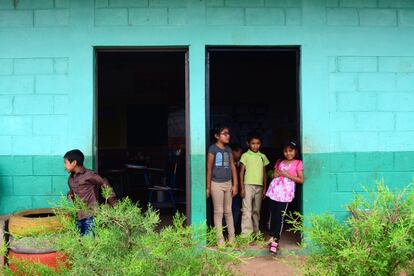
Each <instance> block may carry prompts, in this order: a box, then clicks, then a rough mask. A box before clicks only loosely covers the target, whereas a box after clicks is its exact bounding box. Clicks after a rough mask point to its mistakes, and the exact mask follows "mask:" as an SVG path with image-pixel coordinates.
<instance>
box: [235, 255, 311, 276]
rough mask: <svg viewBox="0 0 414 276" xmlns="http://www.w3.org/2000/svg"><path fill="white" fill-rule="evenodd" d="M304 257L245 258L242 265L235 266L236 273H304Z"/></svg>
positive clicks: (280, 275)
mask: <svg viewBox="0 0 414 276" xmlns="http://www.w3.org/2000/svg"><path fill="white" fill-rule="evenodd" d="M302 263H303V257H296V256H287V257H280V256H276V257H273V256H263V257H254V258H251V259H244V260H243V262H242V263H241V264H240V265H237V266H236V267H235V268H234V272H235V274H236V275H246V276H247V275H249V276H251V275H254V276H260V275H263V276H264V275H266V276H268V275H278V276H285V275H286V276H287V275H289V276H290V275H302V273H301V266H302Z"/></svg>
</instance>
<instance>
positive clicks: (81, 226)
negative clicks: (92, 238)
mask: <svg viewBox="0 0 414 276" xmlns="http://www.w3.org/2000/svg"><path fill="white" fill-rule="evenodd" d="M76 226H77V227H78V230H79V232H80V234H81V236H85V235H89V234H91V233H93V226H94V224H93V217H89V218H85V219H81V220H77V221H76Z"/></svg>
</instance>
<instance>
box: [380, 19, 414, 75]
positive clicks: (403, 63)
mask: <svg viewBox="0 0 414 276" xmlns="http://www.w3.org/2000/svg"><path fill="white" fill-rule="evenodd" d="M413 16H414V13H413ZM378 62H379V71H380V72H393V73H394V72H395V73H410V72H414V57H379V60H378Z"/></svg>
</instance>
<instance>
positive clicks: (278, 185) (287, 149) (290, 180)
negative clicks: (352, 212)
mask: <svg viewBox="0 0 414 276" xmlns="http://www.w3.org/2000/svg"><path fill="white" fill-rule="evenodd" d="M297 153H298V150H297V144H296V143H295V142H293V141H289V142H287V143H285V144H284V146H283V155H284V156H285V159H283V160H282V159H279V160H278V161H277V162H276V165H275V170H274V172H273V180H272V182H271V183H270V185H269V189H268V190H267V193H266V196H267V197H268V198H270V200H269V208H270V214H271V219H270V240H269V251H270V252H271V253H274V254H276V252H277V248H278V245H279V240H280V235H281V233H282V230H283V217H284V215H285V212H286V210H287V208H288V205H289V202H292V200H293V198H294V197H295V186H296V183H298V184H303V182H304V176H303V164H302V161H301V160H297V159H295V158H296V155H297Z"/></svg>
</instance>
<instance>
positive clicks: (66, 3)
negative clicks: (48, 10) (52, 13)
mask: <svg viewBox="0 0 414 276" xmlns="http://www.w3.org/2000/svg"><path fill="white" fill-rule="evenodd" d="M69 7H70V0H55V8H58V9H67V8H69Z"/></svg>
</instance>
